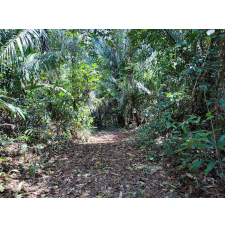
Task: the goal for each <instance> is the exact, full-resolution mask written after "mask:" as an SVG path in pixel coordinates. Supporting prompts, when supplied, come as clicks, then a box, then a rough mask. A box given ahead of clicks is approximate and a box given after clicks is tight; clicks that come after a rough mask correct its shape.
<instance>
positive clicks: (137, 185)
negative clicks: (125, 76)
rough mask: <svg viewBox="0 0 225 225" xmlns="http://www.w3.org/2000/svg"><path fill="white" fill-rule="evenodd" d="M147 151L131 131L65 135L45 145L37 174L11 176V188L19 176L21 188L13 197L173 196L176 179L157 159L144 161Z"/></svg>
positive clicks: (175, 195) (16, 182)
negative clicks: (78, 138) (86, 137)
mask: <svg viewBox="0 0 225 225" xmlns="http://www.w3.org/2000/svg"><path fill="white" fill-rule="evenodd" d="M146 154H147V149H145V148H140V147H138V145H137V144H136V143H135V140H134V131H110V132H100V133H98V134H96V135H95V136H94V137H93V138H92V142H91V143H83V144H82V143H76V142H72V141H70V142H67V143H66V145H61V146H60V145H58V146H54V147H53V148H52V149H51V151H46V158H47V159H46V162H48V163H46V164H45V165H44V167H42V168H41V170H38V171H36V177H35V178H28V175H24V176H20V178H19V179H16V177H14V179H15V185H14V189H13V188H12V189H13V190H11V191H12V192H14V193H15V191H16V189H17V187H18V184H19V182H21V180H24V192H20V193H18V194H17V195H16V196H17V197H18V196H19V197H28V198H34V197H42V198H43V197H54V198H59V197H65V198H74V197H81V198H93V197H97V198H105V197H106V198H109V197H111V198H143V197H145V198H151V197H152V198H156V197H157V198H165V197H178V196H179V194H177V191H178V189H179V187H178V186H179V182H178V181H177V180H176V179H175V178H172V177H168V175H167V173H166V171H165V170H164V169H163V166H162V164H163V163H162V162H161V161H160V160H159V161H158V162H157V163H156V162H155V163H153V162H152V161H146V157H145V156H146ZM14 175H15V174H14ZM15 176H16V175H15ZM17 176H19V175H17ZM26 176H27V178H26ZM17 178H18V177H17ZM17 192H18V191H17ZM0 194H1V195H3V194H4V193H3V192H2V193H0ZM12 195H13V194H12V193H11V194H10V195H8V196H4V197H12ZM177 195H178V196H177Z"/></svg>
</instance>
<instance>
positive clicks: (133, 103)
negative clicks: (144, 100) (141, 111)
mask: <svg viewBox="0 0 225 225" xmlns="http://www.w3.org/2000/svg"><path fill="white" fill-rule="evenodd" d="M131 98H132V107H133V110H134V109H136V108H135V98H134V95H132V97H131ZM133 115H134V117H135V119H136V123H137V127H138V126H140V124H141V123H140V120H139V118H138V114H137V110H136V112H133Z"/></svg>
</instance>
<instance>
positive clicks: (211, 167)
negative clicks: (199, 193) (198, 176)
mask: <svg viewBox="0 0 225 225" xmlns="http://www.w3.org/2000/svg"><path fill="white" fill-rule="evenodd" d="M215 165H216V161H212V162H210V163H209V164H208V166H207V169H206V170H205V173H204V174H205V175H207V174H208V173H209V172H210V171H211V170H212V169H213V167H214V166H215Z"/></svg>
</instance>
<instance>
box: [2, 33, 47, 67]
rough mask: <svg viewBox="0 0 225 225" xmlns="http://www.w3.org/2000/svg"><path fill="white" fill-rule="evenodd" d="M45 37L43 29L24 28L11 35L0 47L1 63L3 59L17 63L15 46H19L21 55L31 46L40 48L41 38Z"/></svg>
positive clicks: (17, 55)
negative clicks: (0, 49) (0, 48)
mask: <svg viewBox="0 0 225 225" xmlns="http://www.w3.org/2000/svg"><path fill="white" fill-rule="evenodd" d="M41 37H42V38H43V37H44V38H47V35H46V33H45V31H44V30H40V31H39V32H37V31H36V30H34V29H26V30H23V31H21V32H20V33H19V34H18V35H13V37H12V38H10V39H9V40H8V41H7V43H6V44H5V45H4V46H3V47H2V51H1V53H0V62H1V63H3V62H4V60H6V61H7V62H11V63H12V62H14V61H15V62H16V63H18V57H19V54H18V52H17V51H16V47H17V48H19V52H20V54H21V56H22V57H24V55H25V51H26V50H27V49H28V47H30V46H31V48H32V49H40V47H41V39H40V38H41Z"/></svg>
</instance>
